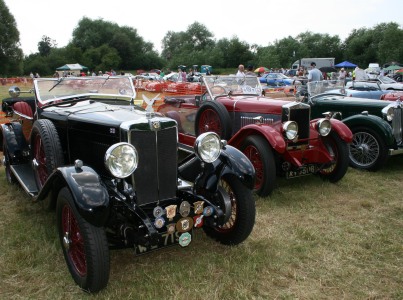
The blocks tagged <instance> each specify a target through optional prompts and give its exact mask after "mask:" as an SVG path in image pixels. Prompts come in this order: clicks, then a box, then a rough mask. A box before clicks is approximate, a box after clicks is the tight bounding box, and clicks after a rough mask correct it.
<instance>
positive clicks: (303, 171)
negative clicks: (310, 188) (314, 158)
mask: <svg viewBox="0 0 403 300" xmlns="http://www.w3.org/2000/svg"><path fill="white" fill-rule="evenodd" d="M316 171H317V168H316V166H315V165H306V166H302V167H300V168H298V169H296V170H291V171H287V172H286V174H285V176H286V178H295V177H300V176H305V175H309V174H312V173H316Z"/></svg>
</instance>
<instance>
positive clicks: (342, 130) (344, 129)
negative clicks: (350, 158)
mask: <svg viewBox="0 0 403 300" xmlns="http://www.w3.org/2000/svg"><path fill="white" fill-rule="evenodd" d="M330 123H331V124H332V130H333V131H335V132H337V134H338V135H339V137H340V138H341V139H342V140H343V141H345V142H346V143H348V144H350V143H351V142H352V141H353V133H352V132H351V130H350V128H349V127H348V126H347V124H345V123H343V122H342V121H340V120H337V119H330Z"/></svg>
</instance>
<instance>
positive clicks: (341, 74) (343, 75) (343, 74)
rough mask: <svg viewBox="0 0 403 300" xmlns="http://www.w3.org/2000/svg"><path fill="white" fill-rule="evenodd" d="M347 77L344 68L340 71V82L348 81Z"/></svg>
mask: <svg viewBox="0 0 403 300" xmlns="http://www.w3.org/2000/svg"><path fill="white" fill-rule="evenodd" d="M346 77H347V72H346V71H345V70H344V68H341V69H340V71H339V77H338V79H339V80H346Z"/></svg>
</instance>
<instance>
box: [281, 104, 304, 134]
mask: <svg viewBox="0 0 403 300" xmlns="http://www.w3.org/2000/svg"><path fill="white" fill-rule="evenodd" d="M310 115H311V108H310V106H309V105H307V104H304V103H299V102H292V103H289V104H286V105H284V106H283V114H282V118H281V119H282V122H286V121H295V122H297V124H298V139H299V140H304V139H309V124H310Z"/></svg>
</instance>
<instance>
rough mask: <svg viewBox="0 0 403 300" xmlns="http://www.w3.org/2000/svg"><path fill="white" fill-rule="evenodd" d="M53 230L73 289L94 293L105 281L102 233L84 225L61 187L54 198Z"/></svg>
mask: <svg viewBox="0 0 403 300" xmlns="http://www.w3.org/2000/svg"><path fill="white" fill-rule="evenodd" d="M56 212H57V227H58V232H59V238H60V243H61V245H62V249H63V254H64V258H65V260H66V263H67V266H68V268H69V271H70V274H71V276H72V277H73V279H74V281H75V282H76V283H77V285H79V286H80V288H82V289H83V290H85V291H87V292H98V291H100V290H101V289H103V288H105V287H106V285H107V284H108V280H109V269H110V262H109V247H108V241H107V238H106V234H105V230H104V229H103V228H101V227H96V226H94V225H92V224H90V223H88V222H87V221H86V220H85V219H84V218H83V217H82V216H81V215H80V213H79V212H78V210H77V208H76V206H75V203H74V200H73V197H72V195H71V193H70V191H69V190H68V188H66V187H64V188H63V189H61V191H60V193H59V195H58V198H57V208H56Z"/></svg>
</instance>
